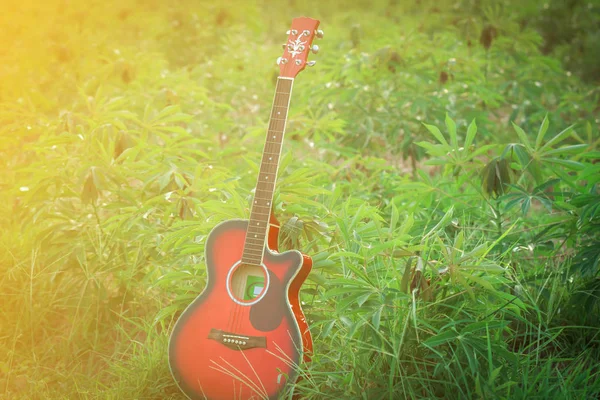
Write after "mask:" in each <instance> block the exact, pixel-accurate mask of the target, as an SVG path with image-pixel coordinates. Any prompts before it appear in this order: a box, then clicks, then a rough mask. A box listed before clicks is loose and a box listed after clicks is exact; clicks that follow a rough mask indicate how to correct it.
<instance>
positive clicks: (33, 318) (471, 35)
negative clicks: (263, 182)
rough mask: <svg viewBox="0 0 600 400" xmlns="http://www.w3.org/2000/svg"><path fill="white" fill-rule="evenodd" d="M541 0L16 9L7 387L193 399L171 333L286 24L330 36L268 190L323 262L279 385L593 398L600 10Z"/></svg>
mask: <svg viewBox="0 0 600 400" xmlns="http://www.w3.org/2000/svg"><path fill="white" fill-rule="evenodd" d="M548 3H549V6H548V8H544V5H543V4H537V2H534V1H525V2H523V1H521V2H517V1H511V2H507V3H506V5H503V6H499V5H496V6H483V5H480V3H479V2H472V1H466V0H465V1H458V2H452V3H450V2H443V3H440V2H433V1H421V2H418V3H417V2H411V3H405V2H395V1H376V2H374V3H373V2H355V3H353V5H351V6H343V7H342V6H341V5H336V4H335V3H324V2H312V1H310V2H304V3H299V2H283V3H273V4H271V3H266V2H265V3H264V4H263V3H261V4H251V3H246V2H241V1H236V2H233V3H231V5H229V6H227V7H221V6H218V5H217V3H214V2H203V3H202V4H197V3H194V2H189V4H187V3H185V4H180V5H168V4H167V3H165V2H158V1H152V2H143V4H142V3H141V2H134V1H130V0H124V1H121V2H119V3H118V4H117V3H83V2H79V3H73V4H68V5H67V4H63V3H60V2H49V3H44V4H39V5H37V6H36V7H35V8H29V7H28V6H27V5H16V3H15V4H13V5H7V6H6V7H5V12H4V13H3V14H2V15H1V16H0V26H3V27H4V28H3V29H4V32H5V33H3V37H2V38H0V44H1V45H2V48H1V49H0V81H1V82H2V84H1V85H0V225H1V227H2V229H0V272H1V273H0V296H1V297H0V298H1V300H2V302H1V304H2V308H1V310H0V398H2V399H79V398H81V399H96V398H97V399H131V398H136V399H182V398H183V395H182V394H181V393H180V392H179V390H178V389H177V387H176V385H175V383H174V382H173V380H172V378H171V375H170V373H169V369H168V362H167V344H168V336H169V333H170V330H171V328H172V326H173V323H174V322H175V320H176V318H177V316H178V315H179V314H180V313H181V311H182V310H183V309H184V308H185V306H186V305H187V304H189V303H190V302H191V301H192V300H193V299H194V298H195V297H196V296H197V295H198V293H199V292H200V291H201V290H202V289H203V287H204V284H205V282H206V274H205V265H204V257H203V254H204V243H205V239H206V236H207V234H208V233H209V232H210V229H211V228H212V227H214V226H215V225H216V224H218V223H219V222H220V221H223V220H226V219H230V218H247V217H248V215H249V202H250V200H251V195H252V192H251V190H252V189H253V186H254V184H255V177H256V174H257V172H258V166H259V159H260V152H261V151H262V145H263V140H264V134H265V129H266V126H267V118H268V115H269V107H270V104H271V100H272V93H273V90H274V82H275V78H276V76H277V67H276V65H275V59H276V58H277V57H278V56H279V55H280V53H281V50H280V45H281V43H282V42H284V41H285V38H286V35H285V31H286V30H287V29H288V28H289V24H290V22H291V19H292V18H293V17H296V16H299V15H307V16H310V17H314V18H319V19H320V20H321V27H322V28H323V29H324V30H325V38H324V39H323V40H322V41H321V42H319V45H320V46H321V52H320V53H319V54H318V55H317V56H311V58H312V59H316V60H317V61H318V62H317V66H316V67H315V68H312V69H310V70H306V71H304V72H302V73H301V75H299V76H298V78H297V80H296V82H295V87H294V94H293V97H292V101H291V108H290V118H289V122H288V126H287V135H286V139H285V142H284V151H283V156H282V164H281V167H280V169H279V178H278V182H277V189H276V193H275V200H274V203H275V206H276V215H277V217H278V219H279V220H280V221H281V222H282V229H281V234H280V243H281V245H282V247H283V248H296V249H299V250H301V251H303V252H306V253H308V254H310V255H311V256H313V259H314V268H313V272H312V273H311V275H310V276H309V278H308V281H307V283H306V284H305V285H304V289H303V292H302V301H303V303H304V309H305V312H306V313H307V316H308V319H309V323H310V326H311V331H312V333H313V336H314V340H315V356H314V358H313V361H312V362H311V363H310V364H308V365H302V366H301V367H302V371H301V373H302V374H303V376H304V379H303V380H301V381H300V382H299V383H298V384H297V385H296V386H295V387H294V388H290V389H294V390H295V391H296V392H297V393H300V394H301V395H302V396H304V397H305V398H314V399H325V398H331V399H339V398H350V399H354V398H356V399H361V398H364V399H398V398H407V399H421V398H444V399H464V398H478V399H534V398H540V399H541V398H544V399H546V398H553V399H583V398H597V397H598V396H599V395H600V368H599V365H600V322H599V321H600V301H599V299H600V275H599V274H600V267H599V260H600V252H599V250H598V249H600V229H598V226H599V223H600V221H599V218H600V193H599V191H598V179H599V178H598V177H600V167H599V165H600V164H598V163H597V160H598V159H599V158H600V153H599V149H598V144H599V143H600V135H599V133H598V122H599V121H598V104H599V99H600V92H599V90H598V85H597V81H596V82H595V81H594V80H593V79H594V76H595V75H594V74H595V72H594V71H595V69H594V68H595V67H594V65H595V64H594V63H593V62H592V61H593V60H592V61H590V58H589V54H592V53H593V46H594V45H593V43H594V42H593V37H594V36H593V35H595V33H594V31H593V30H592V28H593V27H594V26H597V25H594V24H593V21H594V18H596V17H597V16H598V12H599V8H598V7H596V6H595V5H592V7H591V8H588V5H587V3H586V4H583V2H580V3H581V4H580V3H577V2H575V3H577V4H575V5H573V6H571V5H568V4H566V3H565V4H563V2H561V1H558V0H557V1H552V2H548ZM590 4H591V3H590ZM549 15H550V16H551V15H561V17H562V16H564V17H565V18H567V16H569V15H571V18H570V21H571V22H570V23H569V24H570V25H568V26H567V25H565V26H562V25H561V28H564V30H560V32H562V33H561V34H562V35H563V36H561V38H560V40H558V39H557V38H556V37H554V36H551V35H550V34H549V33H548V32H559V31H558V30H556V29H548V26H547V25H544V24H547V22H548V16H549ZM492 28H493V29H492ZM567 28H568V29H567ZM586 32H589V33H586ZM586 35H588V36H586ZM568 43H585V44H586V46H587V47H586V46H583V47H581V49H583V50H581V51H584V50H585V49H588V50H585V51H588V53H585V54H584V55H583V56H582V57H581V59H579V61H578V60H575V59H573V58H572V57H571V58H568V59H567V58H565V57H567V55H569V54H571V49H569V48H568ZM589 49H591V50H589ZM590 51H591V52H590ZM582 54H583V53H582ZM566 68H572V71H571V70H567V69H566Z"/></svg>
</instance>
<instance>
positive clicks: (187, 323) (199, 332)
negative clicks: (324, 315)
mask: <svg viewBox="0 0 600 400" xmlns="http://www.w3.org/2000/svg"><path fill="white" fill-rule="evenodd" d="M273 221H274V218H273V217H271V228H270V229H269V243H270V246H271V247H276V244H277V231H278V228H277V227H274V226H273V225H272V223H273ZM247 226H248V221H244V220H230V221H226V222H224V223H222V224H220V225H218V226H217V227H215V228H214V229H213V230H212V231H211V233H210V235H209V236H208V239H207V242H206V249H205V255H206V263H207V274H208V282H207V285H206V288H205V289H204V291H203V292H202V294H200V296H198V297H197V298H196V300H195V301H194V302H193V303H192V304H190V305H189V306H188V308H187V309H186V310H185V311H184V312H183V314H182V315H181V317H180V318H179V320H178V321H177V323H176V325H175V328H174V330H173V333H172V335H171V340H170V343H169V364H170V367H171V372H172V374H173V377H174V378H175V381H176V382H177V384H178V385H179V387H180V388H181V390H182V391H183V392H184V393H185V394H186V395H187V396H188V397H189V398H190V399H211V400H212V399H215V400H216V399H267V398H268V399H275V398H277V397H278V395H279V394H280V392H281V390H282V389H283V387H284V386H285V384H286V382H294V381H295V379H296V376H297V372H296V366H297V365H298V364H299V362H300V360H301V357H303V355H304V357H305V359H308V357H309V353H310V352H311V351H312V340H311V338H310V332H309V331H308V324H307V323H306V319H305V318H304V314H303V313H302V309H301V307H300V302H299V299H298V291H299V289H300V286H301V285H302V283H303V281H304V280H305V279H306V276H307V275H308V272H309V271H310V268H311V265H312V262H311V260H310V257H308V256H304V255H302V254H301V253H300V252H298V251H287V252H284V253H281V254H279V253H276V252H274V251H271V250H270V249H269V248H265V251H264V256H263V272H264V274H265V275H268V278H267V280H266V282H267V284H266V285H264V286H265V287H264V288H263V290H262V292H261V294H260V295H259V296H258V297H256V298H255V299H253V300H251V301H247V302H244V301H241V303H243V305H242V304H239V303H240V299H239V296H238V297H236V296H235V295H234V294H233V293H232V292H234V291H235V290H234V288H233V287H234V282H233V281H234V279H233V278H234V277H235V275H236V274H235V270H236V268H239V266H240V265H242V264H241V263H240V260H241V257H242V252H243V248H244V242H245V238H246V230H247ZM275 250H276V249H275ZM236 300H237V302H236ZM251 303H253V304H251ZM231 341H233V343H232V342H231ZM236 341H237V342H238V343H236Z"/></svg>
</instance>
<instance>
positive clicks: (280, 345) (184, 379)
mask: <svg viewBox="0 0 600 400" xmlns="http://www.w3.org/2000/svg"><path fill="white" fill-rule="evenodd" d="M318 26H319V21H317V20H314V19H310V18H295V19H294V20H293V21H292V26H291V28H290V30H289V31H288V32H287V34H288V42H287V43H286V44H284V45H283V47H284V51H283V55H282V56H281V57H279V58H278V59H277V63H278V65H279V69H280V74H279V77H278V79H277V85H276V89H275V96H274V100H273V106H272V109H271V116H270V121H269V127H268V130H267V138H266V142H265V145H264V150H263V155H262V161H261V165H260V170H259V175H258V181H257V185H256V189H255V192H254V198H253V199H252V207H251V212H250V219H249V220H241V219H240V220H229V221H225V222H223V223H221V224H219V225H217V226H216V227H215V228H213V230H212V231H211V232H210V234H209V236H208V238H207V240H206V247H205V259H206V268H207V276H208V279H207V284H206V287H205V289H204V291H203V292H202V293H201V294H200V295H199V296H198V297H197V298H196V299H195V300H194V301H193V302H192V303H191V304H190V305H189V306H188V307H187V308H186V309H185V311H184V312H183V314H182V315H181V316H180V317H179V319H178V321H177V323H176V325H175V327H174V330H173V332H172V334H171V338H170V342H169V365H170V368H171V373H172V374H173V377H174V379H175V381H176V382H177V385H178V386H179V388H180V389H181V390H182V391H183V392H184V393H185V394H186V395H187V396H188V397H189V398H190V399H210V400H216V399H223V400H231V399H275V398H277V397H278V396H279V395H280V394H281V393H282V390H283V389H284V388H285V386H286V384H291V383H294V382H295V381H296V378H297V375H298V372H297V368H298V365H299V363H300V362H301V360H304V361H309V360H310V354H311V353H312V339H311V336H310V332H309V329H308V324H307V322H306V318H305V317H304V314H303V312H302V309H301V307H300V301H299V299H298V295H299V291H300V287H301V286H302V284H303V282H304V280H305V279H306V277H307V276H308V274H309V272H310V270H311V267H312V260H311V258H310V257H309V256H307V255H305V254H302V253H300V252H299V251H296V250H291V251H286V252H283V253H279V252H278V240H277V238H278V232H279V223H278V222H277V220H276V219H275V217H274V215H273V214H272V211H271V210H272V209H273V204H272V203H273V192H274V188H275V180H276V177H277V169H278V165H279V156H280V153H281V146H282V141H283V135H284V131H285V125H286V120H287V114H288V108H289V103H290V97H291V93H292V85H293V83H294V79H295V77H296V76H297V75H298V73H299V72H300V71H302V70H303V69H304V68H305V67H306V66H312V65H314V63H315V62H314V61H307V58H308V53H309V51H312V52H315V53H316V52H317V51H318V46H316V45H312V42H313V39H314V38H315V37H322V35H323V32H322V31H321V30H317V28H318Z"/></svg>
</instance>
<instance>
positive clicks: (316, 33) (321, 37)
mask: <svg viewBox="0 0 600 400" xmlns="http://www.w3.org/2000/svg"><path fill="white" fill-rule="evenodd" d="M315 35H317V37H318V38H319V39H323V36H324V33H323V31H322V30H321V29H318V30H316V31H315Z"/></svg>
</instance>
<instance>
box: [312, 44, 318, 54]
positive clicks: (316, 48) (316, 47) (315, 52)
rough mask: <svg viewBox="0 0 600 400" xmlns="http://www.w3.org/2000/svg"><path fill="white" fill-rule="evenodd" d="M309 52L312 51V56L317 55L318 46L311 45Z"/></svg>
mask: <svg viewBox="0 0 600 400" xmlns="http://www.w3.org/2000/svg"><path fill="white" fill-rule="evenodd" d="M310 51H312V52H313V53H314V54H317V53H318V52H319V46H317V45H316V44H313V45H312V46H310Z"/></svg>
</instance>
